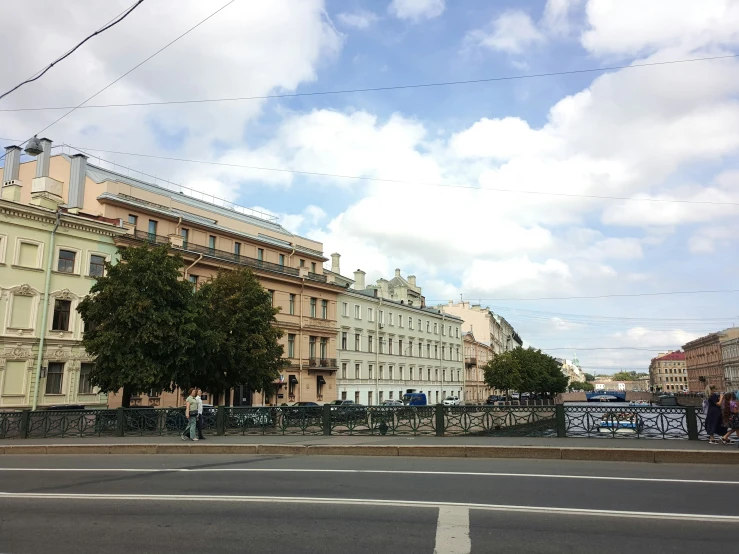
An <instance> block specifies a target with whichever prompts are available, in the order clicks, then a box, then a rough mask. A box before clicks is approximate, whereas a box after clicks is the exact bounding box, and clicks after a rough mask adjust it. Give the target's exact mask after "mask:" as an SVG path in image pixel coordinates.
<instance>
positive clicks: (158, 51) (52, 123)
mask: <svg viewBox="0 0 739 554" xmlns="http://www.w3.org/2000/svg"><path fill="white" fill-rule="evenodd" d="M234 2H236V0H230V1H229V2H227V3H226V4H224V5H223V6H221V7H220V8H218V9H217V10H216V11H214V12H213V13H211V14H210V15H209V16H208V17H206V18H205V19H202V20H201V21H200V22H198V23H197V24H195V25H194V26H192V27H190V28H189V29H188V30H187V31H185V32H184V33H182V34H181V35H179V36H178V37H177V38H175V39H173V40H171V41H170V42H168V43H167V44H165V45H164V46H162V47H161V48H160V49H159V50H157V51H156V52H154V53H153V54H152V55H151V56H149V57H148V58H146V59H144V60H143V61H141V62H139V63H138V64H136V65H135V66H133V67H132V68H131V69H129V70H128V71H126V72H125V73H124V74H123V75H121V76H120V77H118V78H117V79H116V80H114V81H113V82H111V83H109V84H108V85H106V86H104V87H103V88H101V89H100V90H99V91H97V92H96V93H95V94H93V95H92V96H90V97H89V98H87V99H86V100H85V101H84V102H82V103H81V104H78V105H77V106H74V107H73V108H72V109H71V110H69V111H68V112H66V113H65V114H64V115H62V116H61V117H59V118H57V119H55V120H54V121H52V122H51V123H50V124H49V125H47V126H46V127H44V128H43V129H41V130H40V131H39V132H38V133H36V135H40V134H41V133H43V132H44V131H46V130H48V129H49V128H51V127H53V126H54V125H56V124H57V123H59V122H60V121H61V120H62V119H64V118H65V117H67V116H68V115H70V114H71V113H73V112H74V111H76V110H78V109H79V108H81V107H82V106H83V105H85V104H87V103H88V102H89V101H90V100H92V99H93V98H95V97H96V96H98V95H99V94H101V93H102V92H104V91H106V90H108V89H109V88H110V87H112V86H113V85H114V84H116V83H117V82H118V81H120V80H121V79H123V78H124V77H126V76H127V75H129V74H131V73H133V72H134V71H136V70H137V69H138V68H139V67H141V66H142V65H144V64H145V63H146V62H148V61H149V60H151V59H152V58H154V57H155V56H157V55H158V54H160V53H162V52H164V51H165V50H166V49H167V48H169V47H170V46H172V45H173V44H174V43H175V42H177V41H178V40H180V39H181V38H183V37H184V36H186V35H188V34H189V33H191V32H192V31H194V30H195V29H197V28H198V27H200V26H201V25H202V24H203V23H205V22H206V21H208V20H209V19H210V18H212V17H213V16H215V15H216V14H218V13H220V12H221V11H223V10H224V9H226V8H227V7H228V6H230V5H231V4H233V3H234ZM65 109H66V108H65ZM28 140H30V138H29V139H27V140H26V141H24V143H25V142H27V141H28ZM21 144H23V143H21ZM4 157H5V154H3V155H2V156H0V160H2V159H3V158H4Z"/></svg>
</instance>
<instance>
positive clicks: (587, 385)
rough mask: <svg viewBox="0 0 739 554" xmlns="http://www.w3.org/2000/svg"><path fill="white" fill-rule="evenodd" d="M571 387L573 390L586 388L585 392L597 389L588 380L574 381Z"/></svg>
mask: <svg viewBox="0 0 739 554" xmlns="http://www.w3.org/2000/svg"><path fill="white" fill-rule="evenodd" d="M570 388H571V389H572V390H584V391H585V392H592V391H594V390H595V386H593V383H588V382H587V381H573V382H572V383H570Z"/></svg>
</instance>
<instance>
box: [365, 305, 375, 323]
mask: <svg viewBox="0 0 739 554" xmlns="http://www.w3.org/2000/svg"><path fill="white" fill-rule="evenodd" d="M374 320H375V311H374V310H373V309H372V308H367V321H370V322H372V321H374Z"/></svg>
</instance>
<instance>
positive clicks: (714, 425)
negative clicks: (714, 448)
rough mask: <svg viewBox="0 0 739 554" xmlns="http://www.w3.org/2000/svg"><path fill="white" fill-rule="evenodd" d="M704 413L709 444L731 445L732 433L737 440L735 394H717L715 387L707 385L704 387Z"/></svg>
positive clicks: (738, 411)
mask: <svg viewBox="0 0 739 554" xmlns="http://www.w3.org/2000/svg"><path fill="white" fill-rule="evenodd" d="M704 412H705V414H706V433H708V441H709V443H710V444H719V442H721V443H723V444H731V440H730V437H731V435H732V433H736V436H737V439H739V402H737V396H736V393H733V392H722V393H719V392H718V391H717V390H716V386H715V385H709V386H708V387H706V399H705V400H704ZM716 435H719V437H720V438H719V440H716V438H715V436H716Z"/></svg>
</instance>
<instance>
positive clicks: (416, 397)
mask: <svg viewBox="0 0 739 554" xmlns="http://www.w3.org/2000/svg"><path fill="white" fill-rule="evenodd" d="M403 405H404V406H428V401H427V399H426V395H425V394H424V393H422V392H407V393H405V394H404V395H403Z"/></svg>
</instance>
